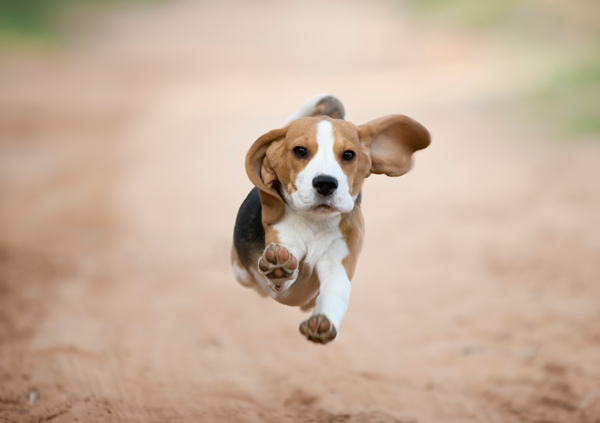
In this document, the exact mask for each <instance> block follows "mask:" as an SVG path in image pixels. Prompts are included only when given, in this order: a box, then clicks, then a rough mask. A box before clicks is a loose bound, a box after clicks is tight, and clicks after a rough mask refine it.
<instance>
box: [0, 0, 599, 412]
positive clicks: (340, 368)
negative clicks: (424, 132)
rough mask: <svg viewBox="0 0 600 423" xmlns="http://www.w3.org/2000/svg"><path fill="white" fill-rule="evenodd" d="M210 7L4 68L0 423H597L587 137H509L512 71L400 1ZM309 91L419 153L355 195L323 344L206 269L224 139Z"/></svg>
mask: <svg viewBox="0 0 600 423" xmlns="http://www.w3.org/2000/svg"><path fill="white" fill-rule="evenodd" d="M213 3H215V4H213ZM213 3H210V2H195V1H188V2H185V1H175V2H170V3H166V4H157V5H155V6H152V7H150V8H135V7H132V8H131V9H128V10H125V11H123V12H121V13H118V14H116V15H115V16H114V17H113V16H109V17H108V18H106V19H103V20H101V22H100V23H96V21H93V22H92V23H93V24H90V25H83V26H84V27H86V26H87V27H88V28H87V29H86V34H87V35H86V36H85V37H83V38H82V39H81V40H80V42H79V43H77V44H75V45H73V46H72V47H70V48H69V49H67V50H65V51H63V52H60V53H52V54H45V55H44V56H39V55H34V56H26V57H24V56H6V57H5V58H4V59H3V60H2V63H1V64H0V93H1V94H0V136H1V142H0V196H1V197H0V201H1V202H0V420H1V421H6V422H45V421H51V422H53V423H59V422H144V423H147V422H157V423H159V422H212V421H219V422H290V423H292V422H306V423H309V422H319V423H322V422H336V423H342V422H344V423H345V422H361V423H367V422H402V423H408V422H444V423H458V422H498V423H500V422H502V423H504V422H531V423H551V422H553V423H558V422H565V423H567V422H568V423H571V422H590V423H594V422H595V423H598V422H600V259H599V258H600V184H599V183H598V181H600V143H593V142H590V143H559V142H556V141H553V140H552V139H550V138H549V137H547V136H544V135H542V133H543V131H541V130H539V129H533V127H531V126H529V127H528V126H524V125H522V124H520V123H518V121H519V120H518V119H516V116H515V115H511V114H510V113H509V112H507V110H506V108H505V107H500V106H501V105H503V104H504V105H505V104H507V98H510V93H511V92H512V91H511V90H514V87H515V84H516V82H515V81H516V80H517V79H518V72H516V71H515V69H518V66H517V65H518V63H517V62H518V61H516V59H515V58H514V57H513V56H511V55H510V54H508V53H507V52H505V53H504V55H502V54H500V53H499V51H498V50H493V49H491V48H490V47H489V46H488V45H486V43H485V42H484V41H483V40H481V39H479V38H477V37H472V36H469V34H457V33H452V32H448V31H441V30H435V29H431V28H429V29H428V28H426V27H424V26H423V25H422V24H419V23H418V22H417V21H414V20H412V19H411V18H409V16H408V15H407V14H406V13H405V12H404V11H403V10H402V9H401V8H400V7H398V6H392V5H390V4H388V3H379V2H343V3H342V2H316V1H308V2H302V3H297V4H296V3H285V2H278V3H274V2H241V1H240V2H234V1H230V2H221V3H219V4H218V5H217V4H216V3H217V2H213ZM515 75H516V76H515ZM515 78H516V79H515ZM520 80H521V81H523V79H520ZM323 91H328V92H331V93H334V94H336V95H337V96H338V97H339V98H341V99H342V101H343V102H344V103H345V105H346V110H347V118H348V119H349V120H351V121H353V122H355V123H362V122H365V121H367V120H370V119H373V118H376V117H379V116H382V115H385V114H389V113H406V114H409V115H411V116H413V117H414V118H416V119H418V120H419V121H421V122H422V123H424V124H425V125H426V126H427V127H428V128H429V129H430V131H431V133H432V134H433V144H432V146H431V147H430V148H429V149H428V150H425V151H423V152H420V153H419V154H418V155H417V164H416V167H415V169H414V171H412V172H411V173H410V174H409V175H407V176H405V177H402V178H399V179H392V178H386V177H376V176H374V177H371V178H369V179H368V180H367V182H366V185H365V189H364V202H363V204H364V214H365V220H366V225H367V239H366V244H365V246H364V250H363V254H362V257H361V260H360V262H359V267H358V272H357V274H356V276H355V278H354V280H353V290H352V295H351V301H350V306H349V309H348V312H347V314H346V318H345V320H344V322H343V324H342V326H341V329H340V336H339V339H338V340H337V341H336V342H335V343H334V344H332V345H328V346H325V347H323V346H318V345H314V344H312V343H310V342H307V341H306V340H305V339H304V338H303V337H302V336H301V335H300V334H299V333H298V329H297V327H298V324H299V322H300V321H302V320H304V319H305V318H306V317H305V316H306V315H305V314H303V313H302V312H300V311H299V310H298V309H294V308H288V307H285V306H282V305H280V304H277V303H275V302H274V301H272V300H268V299H264V298H260V297H259V296H258V295H256V293H254V292H253V291H251V290H247V289H244V288H242V287H241V286H239V285H238V284H237V283H236V282H235V281H234V279H233V276H232V274H231V271H230V268H229V262H228V259H229V248H230V242H231V237H232V229H233V221H234V218H235V214H236V212H237V208H238V206H239V204H240V202H241V200H242V199H243V198H244V196H245V195H246V193H247V191H248V190H249V189H250V187H251V185H250V182H249V181H248V179H247V178H246V175H245V173H244V170H243V158H244V155H245V152H246V150H247V148H248V146H249V145H250V144H251V142H252V141H253V140H254V139H256V138H257V137H258V136H259V135H261V134H262V133H264V132H266V131H268V130H270V129H273V128H275V127H277V126H279V125H281V124H282V122H283V121H284V119H285V117H286V116H287V115H288V114H289V113H291V112H292V111H293V110H295V109H296V108H297V107H298V106H299V105H300V104H301V103H302V102H304V100H305V99H306V98H308V97H310V96H312V95H314V94H316V93H319V92H323ZM499 105H500V106H499Z"/></svg>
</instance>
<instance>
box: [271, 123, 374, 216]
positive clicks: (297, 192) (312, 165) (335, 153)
mask: <svg viewBox="0 0 600 423" xmlns="http://www.w3.org/2000/svg"><path fill="white" fill-rule="evenodd" d="M266 159H267V162H268V166H267V167H266V168H265V170H264V171H266V172H270V173H271V174H272V175H273V176H274V177H275V178H276V179H277V183H278V184H279V189H280V193H281V194H282V195H283V197H284V198H285V200H286V203H287V204H288V205H289V206H290V207H292V208H293V209H295V210H299V211H307V212H311V213H317V214H335V213H347V212H349V211H351V210H352V209H353V208H354V201H355V200H356V198H357V197H358V194H359V193H360V188H361V186H362V182H363V180H364V178H365V177H366V174H367V171H368V170H369V167H370V159H369V155H368V152H367V151H366V148H365V147H361V145H360V141H359V139H358V133H357V131H356V127H355V126H354V125H352V124H351V123H348V122H346V121H343V120H333V119H329V118H320V119H319V118H303V119H298V120H296V121H293V122H292V123H291V124H290V125H289V127H288V129H287V132H286V136H285V137H284V138H283V139H281V141H279V142H273V143H271V145H270V146H269V148H267V151H266ZM269 167H270V168H269ZM276 188H277V187H276Z"/></svg>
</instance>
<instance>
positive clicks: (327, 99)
mask: <svg viewBox="0 0 600 423" xmlns="http://www.w3.org/2000/svg"><path fill="white" fill-rule="evenodd" d="M345 114H346V111H345V110H344V105H343V104H342V102H341V101H340V100H338V99H337V98H335V97H334V96H332V95H329V94H319V95H316V96H314V97H312V98H310V99H309V100H308V101H307V102H306V103H304V106H302V107H300V109H298V110H297V111H296V112H294V113H293V114H292V115H291V116H290V117H288V118H287V120H286V121H285V123H290V122H291V121H293V120H296V119H300V118H301V117H308V116H322V115H326V116H329V117H331V118H334V119H344V115H345Z"/></svg>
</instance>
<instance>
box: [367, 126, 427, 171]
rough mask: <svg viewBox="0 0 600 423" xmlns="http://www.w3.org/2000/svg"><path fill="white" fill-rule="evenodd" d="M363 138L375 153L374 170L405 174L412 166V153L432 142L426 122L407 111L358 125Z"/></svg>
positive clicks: (372, 153)
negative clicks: (410, 115) (419, 120)
mask: <svg viewBox="0 0 600 423" xmlns="http://www.w3.org/2000/svg"><path fill="white" fill-rule="evenodd" d="M358 137H359V139H360V142H361V143H363V144H364V146H365V147H367V148H368V149H369V152H370V154H371V172H370V173H376V174H382V173H384V174H386V175H387V176H401V175H404V174H405V173H406V172H408V171H409V170H410V169H411V168H412V162H413V160H412V155H413V153H414V152H415V151H417V150H422V149H423V148H425V147H427V146H428V145H429V143H430V140H431V138H430V136H429V132H428V131H427V129H425V127H424V126H423V125H421V124H420V123H419V122H417V121H416V120H414V119H411V118H409V117H408V116H404V115H390V116H386V117H382V118H379V119H375V120H372V121H370V122H367V123H365V124H364V125H361V126H359V127H358ZM367 176H368V175H367Z"/></svg>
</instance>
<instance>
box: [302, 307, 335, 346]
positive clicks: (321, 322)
mask: <svg viewBox="0 0 600 423" xmlns="http://www.w3.org/2000/svg"><path fill="white" fill-rule="evenodd" d="M300 333H301V334H302V335H304V336H306V339H308V340H309V341H312V342H315V343H317V344H327V343H328V342H331V341H333V340H334V339H335V337H336V336H337V330H336V329H335V326H333V324H332V323H331V322H330V321H329V319H328V318H327V316H325V315H324V314H317V315H316V316H311V317H310V318H309V319H308V320H305V321H304V322H302V323H300Z"/></svg>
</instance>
